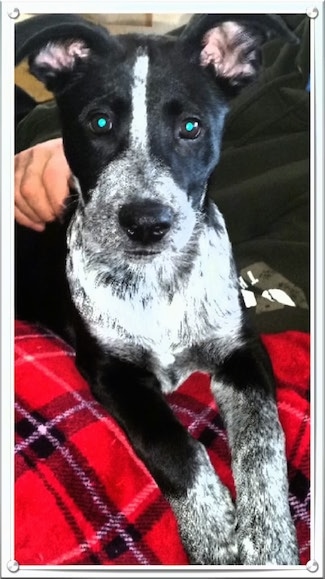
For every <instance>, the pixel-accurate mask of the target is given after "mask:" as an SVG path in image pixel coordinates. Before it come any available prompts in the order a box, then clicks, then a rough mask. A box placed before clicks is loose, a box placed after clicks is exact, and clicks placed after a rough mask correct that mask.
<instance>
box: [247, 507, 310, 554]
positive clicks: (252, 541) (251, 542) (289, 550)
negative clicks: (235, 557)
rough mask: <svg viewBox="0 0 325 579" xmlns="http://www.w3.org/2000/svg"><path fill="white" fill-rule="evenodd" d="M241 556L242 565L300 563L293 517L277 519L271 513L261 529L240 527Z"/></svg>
mask: <svg viewBox="0 0 325 579" xmlns="http://www.w3.org/2000/svg"><path fill="white" fill-rule="evenodd" d="M238 548H239V558H240V563H241V564H242V565H299V550H298V544H297V539H296V532H295V528H294V525H293V523H292V521H291V518H290V517H289V518H288V519H283V520H278V521H276V520H275V518H274V516H273V517H272V514H271V513H270V517H269V521H268V524H266V525H264V526H263V527H261V528H260V529H258V530H257V528H256V527H255V528H248V527H247V526H245V525H243V528H239V529H238Z"/></svg>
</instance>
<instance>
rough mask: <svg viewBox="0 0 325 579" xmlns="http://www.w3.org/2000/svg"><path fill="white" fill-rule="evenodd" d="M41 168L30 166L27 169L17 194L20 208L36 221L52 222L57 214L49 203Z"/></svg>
mask: <svg viewBox="0 0 325 579" xmlns="http://www.w3.org/2000/svg"><path fill="white" fill-rule="evenodd" d="M41 173H42V172H41V171H40V170H39V166H36V167H35V165H34V164H32V163H31V164H29V165H28V166H27V168H26V169H25V172H24V175H23V177H22V180H21V183H20V191H19V192H18V194H17V204H18V206H19V208H20V209H21V210H22V211H24V212H26V215H27V216H28V217H29V218H30V219H33V220H36V221H52V220H53V219H54V218H55V214H54V212H53V210H52V207H51V205H50V204H49V202H48V198H47V192H46V190H45V189H44V186H43V182H42V176H41Z"/></svg>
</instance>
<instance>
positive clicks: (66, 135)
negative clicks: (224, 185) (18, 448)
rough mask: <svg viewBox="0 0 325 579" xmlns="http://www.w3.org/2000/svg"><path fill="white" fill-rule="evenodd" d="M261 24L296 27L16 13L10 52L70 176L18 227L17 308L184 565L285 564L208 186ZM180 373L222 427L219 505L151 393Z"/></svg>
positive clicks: (271, 479)
mask: <svg viewBox="0 0 325 579" xmlns="http://www.w3.org/2000/svg"><path fill="white" fill-rule="evenodd" d="M274 34H280V35H284V36H286V37H287V38H288V39H289V40H292V41H295V38H294V37H293V36H292V35H291V33H290V32H289V30H287V29H286V27H285V26H284V24H283V22H282V20H281V19H280V18H279V17H276V16H272V15H231V16H229V15H228V16H227V15H224V14H222V15H220V14H219V15H218V14H201V15H196V16H194V17H193V18H192V20H191V21H190V23H189V24H188V26H187V27H186V28H185V29H184V30H183V31H182V32H181V33H180V35H179V36H178V37H173V36H152V35H148V36H144V35H137V34H132V35H120V36H111V35H110V34H109V33H108V32H107V31H106V30H104V29H103V28H101V27H98V26H95V25H92V24H90V23H88V22H86V21H84V20H82V19H81V18H78V17H77V16H73V15H60V17H59V18H58V17H55V16H44V15H43V16H39V17H36V18H34V19H32V20H28V21H25V22H22V23H21V24H19V25H18V26H17V34H16V38H17V51H16V53H17V62H19V61H20V60H21V59H22V58H24V57H26V56H29V66H30V71H31V72H32V74H34V75H35V76H36V77H37V78H38V79H39V80H41V81H42V82H43V83H44V84H45V85H46V87H47V88H48V89H49V90H50V91H52V92H53V93H54V95H55V98H56V102H57V105H58V109H59V113H60V117H61V123H62V135H63V141H64V148H65V154H66V157H67V160H68V162H69V165H70V167H71V170H72V173H73V175H74V177H73V186H72V190H71V195H70V198H69V200H68V203H67V208H66V211H65V214H64V216H63V219H62V222H56V223H54V224H50V225H48V226H47V228H46V231H45V233H43V234H36V233H34V232H32V231H27V230H24V229H23V228H21V227H19V226H17V240H16V248H17V256H16V283H17V297H16V314H17V316H18V317H20V318H25V319H28V320H34V321H35V320H36V321H38V322H41V323H43V324H45V325H47V326H49V327H50V328H52V329H53V330H54V331H56V332H58V333H59V334H60V335H62V336H63V337H65V338H66V339H67V340H69V342H70V343H72V344H73V346H74V347H75V349H76V362H77V365H78V368H79V370H80V372H81V373H82V374H83V376H85V377H86V379H87V380H88V382H89V385H90V387H91V389H92V392H93V394H94V396H95V397H96V399H98V400H99V401H100V402H101V403H102V404H103V406H104V407H105V408H106V409H107V410H108V411H109V412H110V413H111V415H112V416H113V417H114V418H115V419H116V420H117V422H118V423H119V424H120V425H121V427H122V428H123V429H124V431H125V432H126V434H127V436H128V438H129V440H130V442H131V444H132V445H133V447H134V449H135V451H136V452H137V453H138V455H139V456H140V457H141V459H142V460H143V462H144V463H145V465H146V466H147V468H148V469H149V471H150V473H151V474H152V476H153V477H154V478H155V480H156V482H157V484H158V485H159V487H160V488H161V490H162V492H163V493H164V495H165V496H166V498H167V499H168V500H169V501H170V504H171V506H172V508H173V510H174V513H175V515H176V518H177V522H178V527H179V532H180V535H181V537H182V540H183V543H184V546H185V548H186V550H187V552H188V555H189V559H190V562H191V563H192V564H200V565H219V564H230V565H231V564H237V563H239V564H242V565H269V564H275V565H290V564H298V563H299V558H298V551H297V542H296V535H295V528H294V525H293V522H292V519H291V515H290V508H289V503H288V482H287V466H286V458H285V450H284V436H283V432H282V429H281V426H280V423H279V419H278V414H277V407H276V403H275V398H274V383H273V378H272V370H271V366H270V362H269V359H268V357H267V355H266V352H265V350H264V349H263V347H262V345H261V342H260V340H259V338H258V337H257V336H256V334H255V333H254V331H253V329H252V328H251V327H250V325H249V322H248V320H247V318H246V315H245V310H244V307H243V304H242V300H241V293H240V288H239V284H238V277H237V272H236V268H235V265H234V261H233V257H232V250H231V244H230V241H229V239H228V235H227V230H226V226H225V223H224V219H223V217H222V215H221V214H220V212H219V210H218V208H217V207H216V205H215V204H214V203H212V202H211V200H209V198H208V196H207V183H208V180H209V176H210V174H211V172H212V171H213V169H214V168H215V167H216V165H217V163H218V159H219V154H220V145H221V139H222V131H223V126H224V121H225V116H226V114H227V111H228V107H229V100H230V98H231V97H232V96H234V95H235V94H237V93H238V91H239V90H240V89H241V88H242V87H243V86H245V85H246V84H248V83H249V82H252V81H253V80H254V79H255V78H256V76H257V74H258V70H259V65H260V46H261V43H262V42H263V41H264V40H266V39H267V38H269V37H270V36H271V35H274ZM262 194H263V192H262V191H261V195H262ZM196 370H200V371H203V372H208V373H209V374H210V375H211V389H212V392H213V395H214V396H215V397H216V400H217V403H218V406H219V408H220V411H221V413H222V416H223V420H224V422H225V425H226V428H227V433H228V439H229V446H230V449H231V455H232V470H233V476H234V480H235V485H236V504H235V505H234V504H233V501H232V499H231V497H230V494H229V492H228V490H227V489H226V488H225V487H224V486H223V485H222V483H221V482H220V480H219V478H218V477H217V475H216V473H215V471H214V469H213V467H212V465H211V463H210V460H209V458H208V454H207V452H206V450H205V448H204V447H203V446H202V444H201V443H199V442H198V441H196V440H194V439H193V438H192V437H191V436H190V435H189V433H188V432H187V431H186V430H185V429H184V428H183V426H181V424H180V423H179V422H178V420H177V419H176V418H175V416H174V415H173V413H172V411H171V409H170V408H169V406H168V404H167V402H166V400H165V397H164V395H165V394H166V393H169V392H171V391H173V390H175V389H176V388H177V387H178V385H179V384H181V383H182V382H183V381H184V379H185V378H186V377H187V376H189V374H191V373H192V372H194V371H196Z"/></svg>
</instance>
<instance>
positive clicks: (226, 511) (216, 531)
mask: <svg viewBox="0 0 325 579" xmlns="http://www.w3.org/2000/svg"><path fill="white" fill-rule="evenodd" d="M105 358H106V361H105V363H101V364H100V365H99V364H98V365H97V368H96V369H95V371H92V375H90V374H89V372H87V379H88V381H89V382H90V383H91V385H92V390H93V393H94V395H95V397H96V398H97V399H98V400H99V401H100V402H101V404H103V406H104V407H105V408H106V409H107V410H108V411H109V412H110V414H111V415H112V416H114V417H115V419H116V420H117V421H118V423H119V424H120V425H121V426H122V428H123V429H124V431H125V432H126V434H127V436H128V438H129V440H130V442H131V444H132V445H133V447H134V448H135V450H136V452H137V453H138V455H139V456H140V457H141V459H142V460H143V461H144V463H145V465H146V466H147V468H148V470H149V471H150V472H151V474H152V475H153V477H154V479H155V480H156V482H157V484H158V485H159V487H160V488H161V490H162V492H163V493H164V495H165V496H166V498H167V499H168V500H169V501H170V504H171V506H172V508H173V510H174V513H175V515H176V519H177V522H178V526H179V532H180V536H181V538H182V540H183V543H184V547H185V549H186V550H187V553H188V555H189V559H190V562H191V564H201V565H208V564H211V565H217V564H234V563H235V562H237V540H236V535H235V523H236V521H235V508H234V505H233V502H232V500H231V497H230V494H229V492H228V490H227V489H226V488H225V487H224V486H223V485H222V484H221V482H220V481H219V479H218V477H217V476H216V474H215V471H214V469H213V467H212V465H211V463H210V460H209V458H208V455H207V453H206V451H205V449H204V447H203V446H202V445H201V444H200V443H199V442H197V441H196V440H194V439H193V438H192V437H191V436H190V435H189V433H188V432H187V430H186V429H185V428H184V427H183V426H182V425H181V424H180V422H179V421H178V420H177V419H176V417H175V416H174V414H173V412H172V411H171V409H170V407H169V406H168V404H167V402H166V400H165V398H164V396H163V394H162V393H161V391H160V385H159V382H158V380H157V378H156V377H155V375H154V374H153V373H152V372H150V371H149V370H147V369H145V368H143V367H140V366H138V365H136V364H134V363H130V362H126V361H121V360H119V359H117V358H114V357H111V356H106V357H105Z"/></svg>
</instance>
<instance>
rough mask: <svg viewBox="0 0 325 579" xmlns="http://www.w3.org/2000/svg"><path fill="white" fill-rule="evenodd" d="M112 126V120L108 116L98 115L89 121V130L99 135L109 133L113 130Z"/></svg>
mask: <svg viewBox="0 0 325 579" xmlns="http://www.w3.org/2000/svg"><path fill="white" fill-rule="evenodd" d="M112 126H113V122H112V119H111V118H110V116H109V115H106V114H105V115H103V114H96V115H94V116H93V117H92V118H91V119H90V121H89V128H90V129H91V131H92V132H93V133H96V134H97V135H101V134H103V133H108V132H109V131H110V130H111V129H112Z"/></svg>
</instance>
